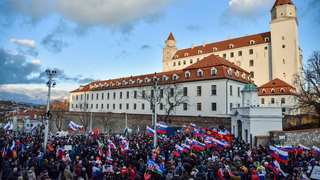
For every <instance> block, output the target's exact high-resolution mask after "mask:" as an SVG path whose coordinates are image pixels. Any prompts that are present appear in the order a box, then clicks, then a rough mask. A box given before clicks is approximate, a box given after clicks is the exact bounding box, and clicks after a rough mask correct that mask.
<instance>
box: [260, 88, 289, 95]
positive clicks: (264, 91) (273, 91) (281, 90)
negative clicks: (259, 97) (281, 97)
mask: <svg viewBox="0 0 320 180" xmlns="http://www.w3.org/2000/svg"><path fill="white" fill-rule="evenodd" d="M270 92H271V93H276V90H275V89H273V88H272V89H271V90H270ZM262 93H263V94H265V93H267V91H266V90H265V89H262ZM280 93H284V89H283V88H281V89H280Z"/></svg>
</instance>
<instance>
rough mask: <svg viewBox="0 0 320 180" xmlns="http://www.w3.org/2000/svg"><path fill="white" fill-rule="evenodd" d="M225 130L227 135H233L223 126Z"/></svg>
mask: <svg viewBox="0 0 320 180" xmlns="http://www.w3.org/2000/svg"><path fill="white" fill-rule="evenodd" d="M223 132H225V133H226V135H231V132H230V131H228V130H227V129H226V128H223Z"/></svg>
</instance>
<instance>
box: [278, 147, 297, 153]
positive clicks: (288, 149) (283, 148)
mask: <svg viewBox="0 0 320 180" xmlns="http://www.w3.org/2000/svg"><path fill="white" fill-rule="evenodd" d="M276 147H277V148H278V149H280V150H282V151H285V152H288V153H291V152H293V151H294V149H293V147H292V146H276Z"/></svg>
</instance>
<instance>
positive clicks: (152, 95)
mask: <svg viewBox="0 0 320 180" xmlns="http://www.w3.org/2000/svg"><path fill="white" fill-rule="evenodd" d="M151 98H154V90H151Z"/></svg>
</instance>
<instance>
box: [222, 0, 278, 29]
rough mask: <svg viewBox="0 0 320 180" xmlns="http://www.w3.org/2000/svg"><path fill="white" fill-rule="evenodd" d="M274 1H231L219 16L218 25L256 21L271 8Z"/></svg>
mask: <svg viewBox="0 0 320 180" xmlns="http://www.w3.org/2000/svg"><path fill="white" fill-rule="evenodd" d="M273 3H274V0H231V1H229V7H228V8H227V9H225V10H224V11H223V12H222V14H221V16H220V24H222V25H232V24H234V23H235V22H239V21H243V20H246V19H249V20H253V21H257V20H258V18H259V17H261V16H262V15H263V14H265V13H264V12H269V11H267V9H268V10H270V9H271V8H272V5H273Z"/></svg>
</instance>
